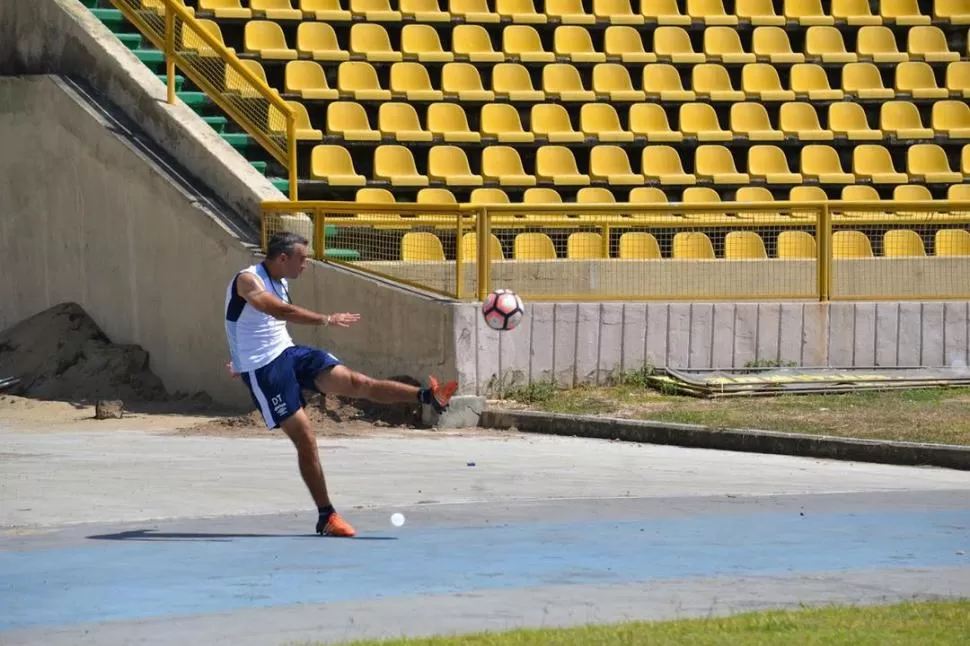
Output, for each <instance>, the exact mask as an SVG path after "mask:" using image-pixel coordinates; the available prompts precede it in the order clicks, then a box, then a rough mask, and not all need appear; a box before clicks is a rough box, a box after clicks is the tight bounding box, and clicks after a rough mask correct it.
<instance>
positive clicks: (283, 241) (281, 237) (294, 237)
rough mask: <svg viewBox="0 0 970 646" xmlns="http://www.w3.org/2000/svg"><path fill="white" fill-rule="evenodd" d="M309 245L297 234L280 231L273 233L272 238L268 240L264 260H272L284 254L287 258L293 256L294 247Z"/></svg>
mask: <svg viewBox="0 0 970 646" xmlns="http://www.w3.org/2000/svg"><path fill="white" fill-rule="evenodd" d="M298 244H302V245H306V244H309V241H308V240H307V239H306V238H304V237H303V236H301V235H300V234H298V233H293V232H291V231H280V232H279V233H274V234H273V237H272V238H270V239H269V247H268V248H267V250H266V259H267V260H272V259H273V258H276V257H277V256H280V255H282V254H284V253H285V254H286V255H288V256H292V255H293V250H294V248H295V247H296V245H298Z"/></svg>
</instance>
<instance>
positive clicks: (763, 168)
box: [748, 145, 802, 184]
mask: <svg viewBox="0 0 970 646" xmlns="http://www.w3.org/2000/svg"><path fill="white" fill-rule="evenodd" d="M748 173H749V174H750V175H751V177H753V178H754V179H756V180H760V181H762V182H766V183H768V184H798V183H800V182H801V181H802V175H801V173H793V172H792V171H791V169H790V168H789V166H788V159H787V158H786V157H785V152H784V151H783V150H782V149H781V148H779V147H778V146H765V145H758V146H751V148H749V149H748Z"/></svg>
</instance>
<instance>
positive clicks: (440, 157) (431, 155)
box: [428, 146, 487, 186]
mask: <svg viewBox="0 0 970 646" xmlns="http://www.w3.org/2000/svg"><path fill="white" fill-rule="evenodd" d="M486 150H487V149H486ZM428 176H429V177H430V178H431V179H433V180H434V181H436V182H443V183H444V184H446V185H448V186H481V185H482V184H483V183H484V180H483V178H482V177H481V175H476V174H475V173H473V172H472V171H471V165H470V164H469V162H468V156H467V155H465V151H464V150H462V149H461V148H459V147H458V146H434V147H432V148H431V150H430V151H428Z"/></svg>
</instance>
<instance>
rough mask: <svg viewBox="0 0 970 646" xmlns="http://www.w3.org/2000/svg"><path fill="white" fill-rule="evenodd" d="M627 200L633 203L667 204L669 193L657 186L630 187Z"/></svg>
mask: <svg viewBox="0 0 970 646" xmlns="http://www.w3.org/2000/svg"><path fill="white" fill-rule="evenodd" d="M627 201H628V202H630V203H631V204H666V203H667V194H666V193H664V192H663V190H661V189H659V188H657V187H656V186H638V187H636V188H631V189H630V195H629V197H627Z"/></svg>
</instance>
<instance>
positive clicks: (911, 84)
mask: <svg viewBox="0 0 970 646" xmlns="http://www.w3.org/2000/svg"><path fill="white" fill-rule="evenodd" d="M894 85H895V89H896V93H897V94H909V95H910V96H912V97H913V98H914V99H945V98H947V97H948V96H950V93H949V92H947V91H946V88H942V87H940V86H939V85H937V83H936V75H935V74H934V73H933V68H932V67H930V66H929V64H928V63H924V62H922V61H908V62H906V63H900V64H899V65H897V66H896V82H895V84H894Z"/></svg>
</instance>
